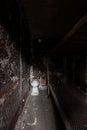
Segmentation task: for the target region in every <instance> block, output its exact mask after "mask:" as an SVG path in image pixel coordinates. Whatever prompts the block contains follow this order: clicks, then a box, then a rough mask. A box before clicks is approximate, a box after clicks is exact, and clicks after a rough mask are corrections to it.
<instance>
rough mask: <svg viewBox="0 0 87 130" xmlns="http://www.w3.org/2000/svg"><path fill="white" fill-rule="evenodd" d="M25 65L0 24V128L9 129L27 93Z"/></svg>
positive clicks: (26, 68)
mask: <svg viewBox="0 0 87 130" xmlns="http://www.w3.org/2000/svg"><path fill="white" fill-rule="evenodd" d="M26 66H27V64H26V63H25V61H23V60H21V57H20V52H19V51H18V50H17V48H16V44H15V43H14V42H13V41H12V39H11V37H10V36H9V34H8V32H7V31H6V30H5V29H4V28H3V27H2V26H0V130H10V126H11V123H12V121H13V119H14V117H15V115H16V113H17V111H18V109H19V105H20V103H21V101H22V100H23V98H24V96H25V95H26V94H27V93H28V90H29V84H28V80H29V77H28V66H27V67H26ZM20 67H21V68H20ZM21 70H22V73H21V72H20V71H21Z"/></svg>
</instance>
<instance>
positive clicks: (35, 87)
mask: <svg viewBox="0 0 87 130" xmlns="http://www.w3.org/2000/svg"><path fill="white" fill-rule="evenodd" d="M31 86H32V88H31V95H32V96H38V95H39V89H38V88H39V81H38V80H37V79H33V80H32V81H31Z"/></svg>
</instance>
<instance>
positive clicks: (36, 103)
mask: <svg viewBox="0 0 87 130" xmlns="http://www.w3.org/2000/svg"><path fill="white" fill-rule="evenodd" d="M56 114H57V113H56ZM60 129H61V128H60V119H57V118H56V115H55V112H54V106H53V103H52V100H51V99H50V98H48V97H47V93H46V91H40V95H39V96H29V97H28V99H27V102H26V104H25V107H24V109H23V112H22V114H21V115H20V117H19V119H18V121H17V123H16V126H15V128H14V130H60ZM61 130H62V129H61Z"/></svg>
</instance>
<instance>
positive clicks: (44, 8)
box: [22, 0, 87, 39]
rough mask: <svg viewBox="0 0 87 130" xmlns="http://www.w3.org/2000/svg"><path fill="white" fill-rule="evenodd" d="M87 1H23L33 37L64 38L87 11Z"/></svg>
mask: <svg viewBox="0 0 87 130" xmlns="http://www.w3.org/2000/svg"><path fill="white" fill-rule="evenodd" d="M86 3H87V2H86V0H22V5H23V6H24V10H25V13H26V17H27V19H28V22H29V26H30V31H31V33H32V35H33V36H41V37H44V36H48V37H49V36H52V37H57V38H59V39H60V38H61V37H63V36H64V35H65V34H66V33H67V32H68V31H69V30H70V29H71V28H72V26H73V25H74V24H75V23H76V22H77V21H78V20H79V19H80V18H81V17H82V16H83V14H85V12H86V11H87V4H86Z"/></svg>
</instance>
